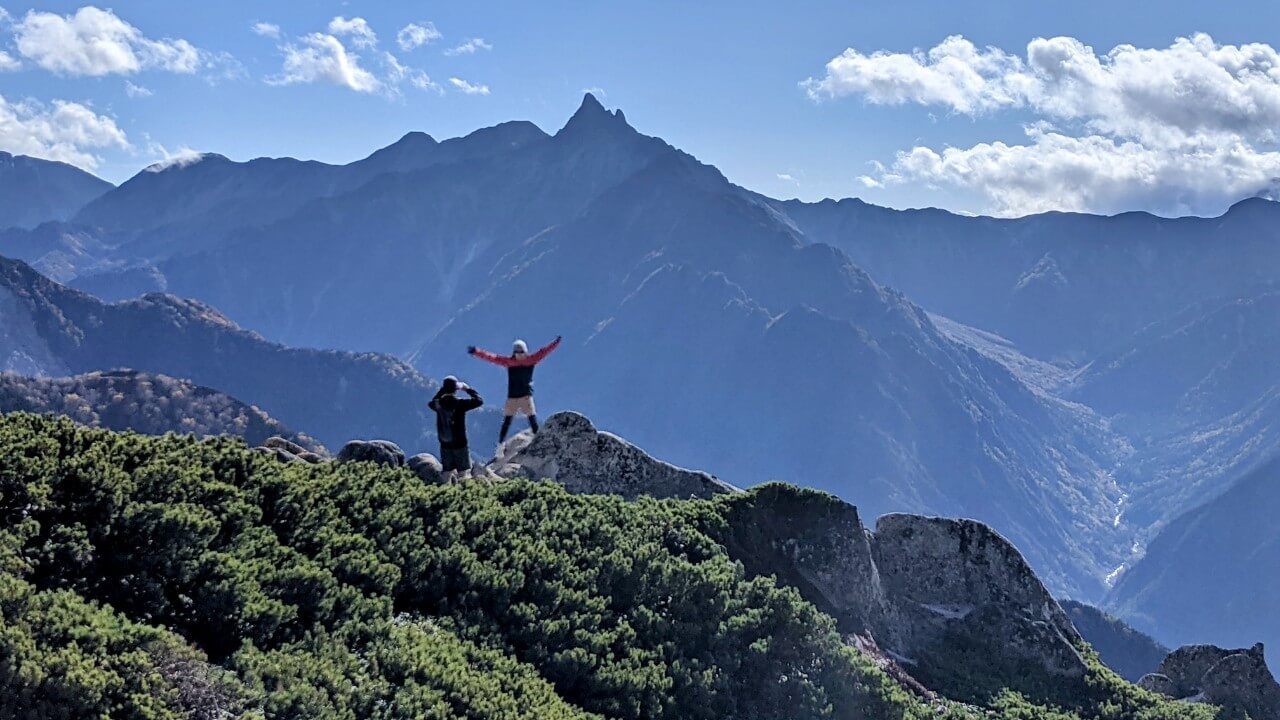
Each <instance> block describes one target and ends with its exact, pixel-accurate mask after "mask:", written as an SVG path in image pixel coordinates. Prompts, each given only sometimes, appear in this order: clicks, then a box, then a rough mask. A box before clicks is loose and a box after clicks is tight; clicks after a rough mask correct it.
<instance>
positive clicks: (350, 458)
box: [335, 440, 404, 467]
mask: <svg viewBox="0 0 1280 720" xmlns="http://www.w3.org/2000/svg"><path fill="white" fill-rule="evenodd" d="M335 459H336V460H337V461H338V462H340V463H345V462H371V463H377V464H378V465H388V466H391V467H404V451H403V450H401V449H400V446H399V445H396V444H395V443H393V442H391V441H390V440H352V441H351V442H348V443H347V444H346V445H343V446H342V450H340V451H339V452H338V457H337V458H335Z"/></svg>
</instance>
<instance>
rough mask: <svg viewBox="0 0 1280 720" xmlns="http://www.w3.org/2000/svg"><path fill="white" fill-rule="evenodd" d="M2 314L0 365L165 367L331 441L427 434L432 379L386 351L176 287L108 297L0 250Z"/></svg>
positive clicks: (19, 368) (418, 445)
mask: <svg viewBox="0 0 1280 720" xmlns="http://www.w3.org/2000/svg"><path fill="white" fill-rule="evenodd" d="M0 317H3V318H4V323H3V326H2V327H0V370H5V371H9V372H16V373H19V374H23V375H29V376H63V375H72V374H77V373H85V372H91V371H95V370H113V369H117V368H128V369H133V370H140V371H146V372H150V373H163V374H165V375H170V376H173V377H175V378H182V379H185V380H190V381H192V382H194V383H196V384H198V385H203V386H207V387H211V388H216V389H218V390H221V391H224V392H227V393H229V394H231V395H233V396H234V397H236V398H238V399H239V400H242V401H244V402H246V403H250V404H252V405H255V406H257V407H259V408H261V409H262V410H264V411H266V412H267V413H269V414H270V415H271V416H273V417H275V418H277V419H278V420H280V421H281V422H283V423H285V424H287V425H288V426H290V427H293V428H297V429H300V430H304V431H305V432H307V433H309V434H310V435H312V436H313V437H315V438H317V439H318V440H320V441H321V442H322V443H324V444H325V445H326V446H328V447H331V448H337V447H341V446H342V444H343V443H345V442H346V441H347V440H350V439H353V438H386V439H390V440H393V441H395V442H397V443H400V444H401V445H402V446H404V447H405V448H406V449H423V450H430V449H432V448H433V447H434V444H435V443H434V427H435V418H434V415H433V414H431V413H430V411H429V410H427V408H426V403H427V401H428V400H429V399H430V397H431V395H432V394H434V392H435V389H436V385H435V384H434V383H432V382H431V381H429V380H427V379H426V378H424V377H423V376H422V375H421V374H419V373H418V372H417V371H415V370H414V369H413V368H411V367H410V366H408V365H406V364H405V363H403V362H400V361H398V360H396V359H394V358H391V357H387V356H385V355H376V354H372V353H363V354H362V353H351V352H337V351H318V350H303V349H293V348H287V347H284V346H282V345H278V344H276V343H271V342H268V341H266V340H264V339H263V338H262V337H261V336H259V335H257V334H255V333H251V332H246V331H244V330H241V329H240V328H239V327H238V326H236V325H235V324H234V323H233V322H231V321H230V320H228V319H227V318H226V317H225V316H223V315H221V314H220V313H218V311H216V310H214V309H213V308H211V307H209V306H208V305H205V304H203V303H200V302H198V301H193V300H184V299H181V298H177V297H174V296H172V295H161V294H153V295H147V296H144V297H142V298H138V299H135V300H130V301H126V302H120V303H115V304H107V303H104V302H102V301H101V300H98V299H97V298H94V297H91V296H89V295H86V294H84V293H81V292H77V291H75V290H72V289H69V288H66V287H63V286H61V285H59V284H57V283H55V282H53V281H51V280H49V279H47V278H45V277H43V276H41V275H39V274H38V273H36V272H35V271H34V270H32V269H31V268H30V267H29V266H27V265H25V264H24V263H21V262H18V261H13V260H8V259H3V258H0ZM488 420H489V424H492V415H489V416H488Z"/></svg>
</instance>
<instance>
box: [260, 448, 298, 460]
mask: <svg viewBox="0 0 1280 720" xmlns="http://www.w3.org/2000/svg"><path fill="white" fill-rule="evenodd" d="M253 451H254V452H258V453H262V454H263V455H267V456H269V457H273V458H275V459H276V460H279V461H280V462H282V463H291V462H302V458H300V457H298V456H297V455H294V454H293V453H291V452H289V451H288V450H285V449H284V448H279V447H266V446H265V445H263V446H258V447H256V448H253Z"/></svg>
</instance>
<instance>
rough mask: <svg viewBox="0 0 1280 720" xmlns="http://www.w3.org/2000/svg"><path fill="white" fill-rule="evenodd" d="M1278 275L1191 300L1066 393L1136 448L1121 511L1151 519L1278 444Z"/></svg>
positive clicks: (1164, 517) (1200, 498)
mask: <svg viewBox="0 0 1280 720" xmlns="http://www.w3.org/2000/svg"><path fill="white" fill-rule="evenodd" d="M1278 356H1280V285H1277V284H1269V285H1265V286H1261V287H1258V288H1255V289H1252V290H1250V291H1249V292H1248V293H1245V294H1241V295H1235V296H1228V297H1226V298H1215V299H1213V300H1209V301H1205V302H1200V303H1196V304H1193V305H1190V306H1188V307H1187V308H1185V309H1184V310H1183V311H1181V312H1179V313H1177V314H1176V315H1174V316H1172V317H1169V318H1167V319H1164V320H1161V321H1159V322H1155V323H1152V324H1151V325H1148V326H1147V327H1146V328H1144V329H1143V330H1142V331H1141V332H1139V333H1137V334H1136V335H1135V336H1133V337H1132V338H1131V339H1130V340H1129V341H1128V342H1127V343H1126V344H1125V345H1124V346H1123V347H1122V348H1121V349H1120V350H1117V351H1116V352H1113V353H1108V354H1106V355H1103V356H1101V357H1099V358H1098V359H1096V360H1094V361H1093V362H1092V363H1090V364H1089V366H1088V367H1086V368H1084V369H1083V370H1082V371H1081V372H1080V374H1079V375H1078V376H1077V377H1076V378H1074V379H1073V381H1072V384H1071V386H1070V388H1069V389H1068V390H1067V393H1068V395H1069V396H1070V397H1072V398H1074V399H1077V400H1079V401H1080V402H1083V403H1087V404H1088V405H1090V406H1092V407H1094V408H1096V409H1098V410H1099V411H1101V412H1103V413H1106V414H1108V415H1112V416H1113V419H1114V422H1115V424H1116V426H1118V427H1120V428H1122V429H1123V430H1124V431H1125V432H1126V434H1127V435H1129V436H1130V437H1131V438H1133V442H1134V445H1135V453H1134V455H1133V456H1132V457H1130V458H1128V459H1126V460H1125V462H1124V463H1122V464H1121V466H1120V467H1119V468H1117V470H1116V475H1117V479H1118V480H1119V481H1120V482H1121V483H1122V484H1123V485H1125V486H1126V487H1127V488H1129V492H1130V499H1129V502H1128V503H1127V506H1126V511H1125V512H1126V516H1127V517H1129V518H1130V520H1131V522H1133V523H1134V524H1136V525H1139V526H1151V525H1159V524H1162V523H1164V522H1167V521H1168V520H1170V519H1172V518H1174V517H1176V516H1178V515H1181V514H1182V513H1184V512H1186V511H1188V510H1190V509H1191V508H1193V507H1196V506H1198V505H1201V504H1203V503H1204V502H1205V501H1207V500H1209V499H1210V498H1212V497H1214V496H1216V495H1217V494H1219V493H1221V492H1222V491H1223V490H1224V489H1225V488H1226V487H1227V486H1228V485H1229V484H1230V483H1231V482H1233V481H1235V480H1236V479H1238V478H1239V477H1240V476H1241V475H1242V474H1243V473H1244V472H1245V471H1247V470H1249V469H1251V468H1252V467H1253V466H1255V465H1257V464H1258V463H1259V462H1261V461H1262V460H1263V459H1265V458H1266V457H1267V456H1269V455H1271V454H1273V453H1274V452H1275V451H1276V449H1277V448H1278V447H1280V365H1278V364H1277V363H1276V362H1275V358H1276V357H1278Z"/></svg>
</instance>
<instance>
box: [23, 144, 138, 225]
mask: <svg viewBox="0 0 1280 720" xmlns="http://www.w3.org/2000/svg"><path fill="white" fill-rule="evenodd" d="M112 187H114V186H113V185H112V184H111V183H109V182H107V181H106V180H102V179H100V178H98V177H95V176H94V175H92V174H90V173H87V172H85V171H83V170H81V169H80V168H78V167H75V166H73V165H68V164H66V163H61V162H54V161H52V160H41V159H39V158H33V157H28V156H26V155H11V154H9V153H7V152H3V151H0V228H10V227H18V228H34V227H36V226H37V225H40V224H41V223H44V222H50V221H54V220H67V219H69V218H70V217H71V216H72V215H75V214H76V212H78V211H79V210H80V209H81V208H83V207H84V206H85V205H86V204H88V203H89V202H90V201H91V200H93V199H95V198H97V197H98V196H100V195H102V194H103V193H105V192H106V191H108V190H110V189H111V188H112Z"/></svg>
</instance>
